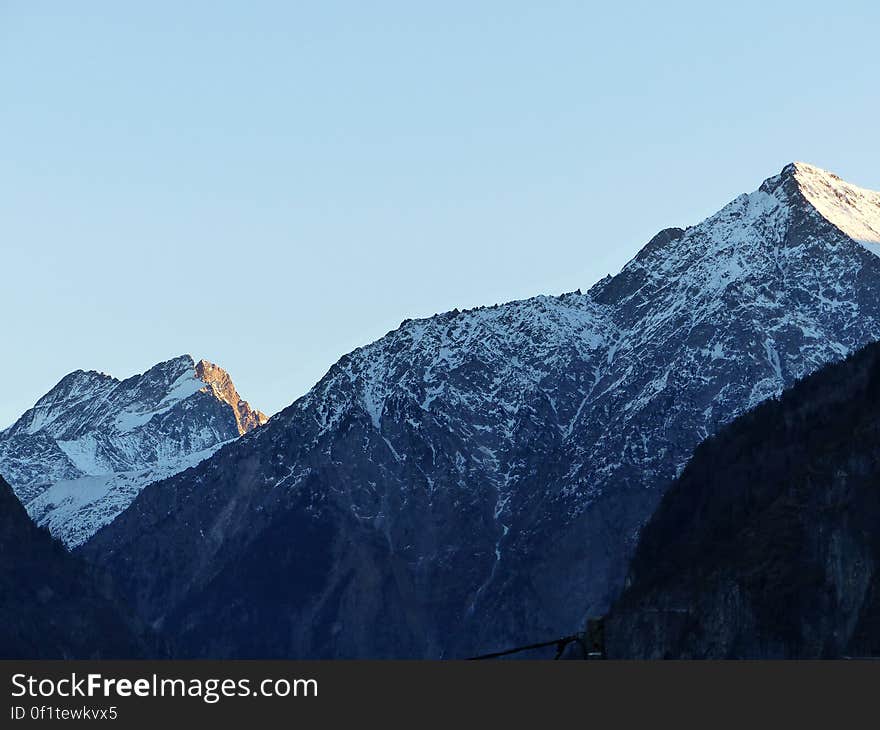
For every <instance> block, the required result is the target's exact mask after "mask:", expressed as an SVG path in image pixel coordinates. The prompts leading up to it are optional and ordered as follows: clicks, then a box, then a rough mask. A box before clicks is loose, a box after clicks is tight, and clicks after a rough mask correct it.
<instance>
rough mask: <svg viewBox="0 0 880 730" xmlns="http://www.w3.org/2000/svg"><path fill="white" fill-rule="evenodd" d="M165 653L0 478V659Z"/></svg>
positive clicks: (96, 657) (143, 655) (86, 567)
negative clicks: (38, 521) (25, 509)
mask: <svg viewBox="0 0 880 730" xmlns="http://www.w3.org/2000/svg"><path fill="white" fill-rule="evenodd" d="M157 654H159V655H161V651H160V649H159V647H158V645H157V644H156V643H155V642H154V641H153V640H152V639H151V638H150V637H149V635H147V634H146V633H144V632H143V631H141V630H139V629H138V628H137V627H136V625H135V623H134V622H133V621H132V620H131V619H130V618H128V617H127V615H126V612H125V611H123V610H122V609H121V608H120V607H119V606H118V605H117V604H115V603H114V602H112V601H111V600H109V599H108V598H107V597H105V596H104V595H103V594H102V593H101V592H100V591H99V590H98V587H97V584H96V583H95V581H94V580H93V579H92V576H91V574H90V572H89V569H88V566H87V565H86V564H85V563H83V562H82V561H81V560H80V559H78V558H76V557H74V556H72V555H70V554H69V553H68V552H67V551H66V550H65V549H64V547H63V546H62V545H61V544H60V543H58V542H56V541H54V540H53V539H52V538H51V537H50V536H49V533H48V532H46V531H45V530H41V529H39V528H38V527H37V526H36V525H34V523H33V522H32V521H31V520H30V518H29V517H28V516H27V513H26V512H25V511H24V508H23V507H22V505H21V503H20V502H19V501H18V499H17V498H16V497H15V495H14V494H13V493H12V489H11V488H10V487H9V485H8V484H7V483H6V482H5V481H4V480H3V478H2V477H0V659H113V658H139V657H145V656H155V655H157Z"/></svg>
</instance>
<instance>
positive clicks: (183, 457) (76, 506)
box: [0, 355, 266, 546]
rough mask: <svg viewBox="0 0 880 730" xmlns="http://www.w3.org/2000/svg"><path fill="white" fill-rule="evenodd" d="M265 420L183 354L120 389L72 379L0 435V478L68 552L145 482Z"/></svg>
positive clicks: (92, 375)
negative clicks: (0, 475) (4, 480)
mask: <svg viewBox="0 0 880 730" xmlns="http://www.w3.org/2000/svg"><path fill="white" fill-rule="evenodd" d="M265 421H266V417H265V416H264V415H263V414H262V413H260V412H259V411H254V410H253V409H251V407H250V406H249V405H248V404H247V402H246V401H244V400H242V399H241V398H240V397H239V395H238V393H237V392H236V390H235V387H234V386H233V385H232V381H231V380H230V379H229V376H228V375H227V374H226V372H225V371H223V370H222V369H221V368H219V367H217V366H216V365H214V364H212V363H209V362H207V361H206V360H202V361H200V362H199V363H195V362H194V361H193V359H192V357H190V356H189V355H184V356H182V357H178V358H175V359H173V360H169V361H167V362H163V363H159V364H158V365H156V366H154V367H152V368H150V369H149V370H148V371H147V372H145V373H144V374H143V375H136V376H134V377H131V378H128V379H126V380H123V381H120V380H117V379H116V378H113V377H111V376H109V375H106V374H104V373H97V372H94V371H90V372H84V371H82V370H78V371H76V372H73V373H70V374H69V375H67V376H65V377H64V378H62V380H61V382H59V383H58V385H56V386H55V387H54V388H53V389H52V390H51V391H49V393H47V394H46V395H45V396H43V397H42V398H40V400H38V401H37V403H36V404H35V405H34V407H33V408H31V409H30V410H29V411H27V412H26V413H25V414H24V415H23V416H22V417H21V418H19V419H18V421H16V422H15V423H14V424H13V425H12V426H11V427H10V428H8V429H6V430H5V431H3V432H0V473H3V474H4V475H5V476H6V478H7V479H8V480H9V481H10V482H11V483H12V486H13V489H14V490H15V493H16V494H17V495H18V497H19V499H21V501H22V502H23V503H24V504H25V506H26V508H27V510H28V513H29V514H30V515H31V517H32V518H33V519H34V520H35V521H36V522H37V523H38V524H40V525H47V526H48V527H49V529H50V531H51V532H52V534H53V535H55V536H56V537H58V538H60V539H62V540H63V541H64V542H65V543H67V544H68V545H69V546H75V545H78V544H80V543H82V542H83V541H84V540H86V539H88V538H89V537H90V536H91V535H92V534H94V532H95V531H96V530H97V529H98V528H99V527H101V526H102V525H104V524H106V523H107V522H109V521H110V520H112V519H113V518H114V517H115V516H116V515H117V514H119V513H120V512H121V511H122V510H123V509H125V508H126V507H127V506H128V505H129V504H130V503H131V501H132V500H133V499H134V497H135V496H136V495H137V493H138V492H139V491H140V490H141V489H142V488H143V487H144V486H145V485H146V484H148V483H149V482H151V481H155V480H156V479H160V478H162V477H166V476H169V475H171V474H175V473H177V472H179V471H181V470H182V469H186V468H188V467H190V466H194V465H195V464H197V463H199V462H200V461H202V460H203V459H205V458H207V457H208V456H210V455H211V454H212V453H214V452H215V451H216V450H217V449H218V448H220V446H222V445H223V444H224V443H228V442H229V441H231V440H234V439H236V438H238V436H240V435H241V434H243V433H246V432H247V431H249V430H251V429H253V428H254V427H256V426H258V425H261V424H262V423H264V422H265Z"/></svg>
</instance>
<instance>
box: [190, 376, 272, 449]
mask: <svg viewBox="0 0 880 730" xmlns="http://www.w3.org/2000/svg"><path fill="white" fill-rule="evenodd" d="M195 373H196V377H197V378H198V379H199V380H201V381H202V382H204V383H205V384H207V386H208V387H209V388H210V389H211V391H212V392H213V393H214V395H215V396H217V397H218V398H219V399H220V400H222V401H223V402H224V403H226V404H228V405H229V406H230V408H232V411H233V413H234V414H235V421H236V423H237V424H238V432H239V434H241V435H244V434H246V433H247V432H248V431H252V430H253V429H255V428H256V427H257V426H262V425H263V424H264V423H265V422H266V421H268V420H269V418H268V416H266V414H265V413H263V412H261V411H257V410H254V409H253V408H251V406H250V404H249V403H248V402H247V401H246V400H244V399H243V398H242V397H241V396H240V395H239V394H238V391H237V390H236V389H235V385H234V384H233V382H232V378H230V377H229V373H227V372H226V371H225V370H224V369H223V368H221V367H220V366H219V365H215V364H214V363H212V362H210V361H209V360H205V359H202V360H199V361H198V362H197V363H196V364H195Z"/></svg>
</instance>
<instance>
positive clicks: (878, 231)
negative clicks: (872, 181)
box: [794, 162, 880, 256]
mask: <svg viewBox="0 0 880 730" xmlns="http://www.w3.org/2000/svg"><path fill="white" fill-rule="evenodd" d="M794 168H795V179H796V180H797V182H798V186H799V187H800V190H801V192H802V193H803V194H804V197H805V198H806V199H807V201H808V202H809V203H810V204H811V205H812V206H813V207H814V208H815V209H816V211H817V212H818V213H819V214H820V215H821V216H822V217H823V218H825V220H827V221H828V222H829V223H831V224H832V225H833V226H835V227H837V228H839V229H840V230H841V231H843V233H845V234H846V235H847V236H848V237H849V238H851V239H853V240H854V241H856V242H857V243H860V244H862V246H864V248H865V249H867V250H868V251H870V252H871V253H873V254H875V255H877V256H880V193H878V192H875V191H873V190H868V189H866V188H860V187H858V186H857V185H852V184H851V183H848V182H846V181H845V180H842V179H841V178H840V177H838V176H837V175H835V174H834V173H832V172H828V171H827V170H823V169H821V168H818V167H815V166H814V165H808V164H807V163H804V162H795V163H794Z"/></svg>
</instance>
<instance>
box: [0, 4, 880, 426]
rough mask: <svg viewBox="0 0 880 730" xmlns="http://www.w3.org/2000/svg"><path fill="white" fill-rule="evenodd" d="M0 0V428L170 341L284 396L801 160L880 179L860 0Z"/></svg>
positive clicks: (146, 362) (874, 9)
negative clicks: (67, 384)
mask: <svg viewBox="0 0 880 730" xmlns="http://www.w3.org/2000/svg"><path fill="white" fill-rule="evenodd" d="M715 5H718V4H708V3H702V2H700V3H697V2H692V3H675V2H669V3H662V4H661V3H644V4H637V3H603V4H601V6H598V7H597V6H594V5H593V4H592V3H586V2H553V1H552V0H548V1H547V2H541V3H535V2H530V3H517V2H511V1H510V0H508V1H506V2H457V1H455V0H447V1H446V2H443V3H430V4H428V3H414V2H383V1H381V0H378V1H377V2H371V3H363V2H334V1H332V0H325V1H324V2H320V3H318V2H313V3H298V2H277V3H276V2H259V1H254V2H249V3H223V2H187V3H176V2H175V3H172V2H167V3H166V2H161V1H153V2H150V3H117V2H106V3H103V2H89V3H69V2H55V3H50V2H39V1H34V0H32V1H28V2H15V1H13V2H9V1H3V0H0V89H2V94H0V139H2V142H0V242H2V243H0V251H2V265H3V271H4V274H5V276H4V277H3V284H2V288H0V305H2V312H3V315H2V316H3V320H2V321H3V325H4V330H5V335H6V337H5V341H6V343H7V344H6V349H5V356H4V357H3V359H2V363H0V377H2V382H3V383H4V388H3V392H2V394H0V424H2V425H7V424H9V423H11V422H12V421H13V420H14V419H15V418H16V417H17V416H18V415H19V414H20V413H21V412H22V411H24V410H25V409H26V408H28V407H29V406H30V405H32V404H33V402H34V401H35V400H36V398H38V397H39V396H40V395H42V394H43V393H44V392H45V391H46V390H48V389H49V388H50V387H51V386H52V385H54V383H55V382H57V381H58V380H59V379H60V377H61V376H63V375H64V374H65V373H67V372H69V371H70V370H74V369H77V368H83V369H96V370H103V371H106V372H110V373H112V374H114V375H117V376H120V377H122V376H128V375H131V374H133V373H136V372H141V371H142V370H144V369H145V368H147V367H149V366H150V365H152V364H153V363H155V362H158V361H160V360H163V359H167V358H169V357H172V356H175V355H178V354H181V353H184V352H190V353H192V354H193V355H194V356H196V357H197V358H199V357H206V358H208V359H211V360H213V361H215V362H217V363H219V364H221V365H222V366H224V367H225V368H227V369H228V370H229V371H230V372H231V374H232V376H233V378H234V380H235V381H236V383H237V385H238V386H239V390H240V392H241V393H242V394H243V395H244V396H245V397H246V398H248V399H249V400H250V401H251V402H252V404H254V405H255V406H256V407H259V408H262V409H263V410H265V411H267V412H270V413H272V412H275V411H277V410H278V409H280V408H282V407H284V406H285V405H287V404H288V403H290V402H291V401H293V400H294V399H295V398H296V397H298V396H299V395H301V394H302V393H304V392H305V391H306V390H307V389H308V388H309V387H310V386H311V385H312V384H313V383H314V382H315V381H316V380H317V379H318V378H320V376H321V375H322V374H323V373H324V372H326V370H327V369H328V368H329V367H330V365H332V363H333V362H335V360H336V359H337V358H338V357H339V356H341V355H342V354H344V353H345V352H347V351H349V350H351V349H352V348H354V347H356V346H359V345H362V344H365V343H367V342H369V341H371V340H373V339H376V338H377V337H380V336H381V335H383V334H384V333H385V332H387V331H388V330H390V329H393V328H394V327H396V326H397V325H398V324H399V322H400V321H401V320H402V319H404V318H408V317H419V316H427V315H431V314H433V313H435V312H439V311H444V310H447V309H452V308H454V307H458V308H465V307H470V306H476V305H480V304H492V303H495V302H502V301H507V300H511V299H518V298H523V297H528V296H531V295H534V294H539V293H560V292H563V291H570V290H573V289H576V288H578V287H581V288H587V287H589V286H590V285H591V284H592V283H593V282H594V281H595V280H597V279H598V278H600V277H601V276H604V275H605V274H607V273H613V272H616V271H617V270H618V269H619V268H620V267H621V266H622V265H623V264H624V263H625V262H626V261H627V260H628V259H629V258H631V257H632V255H633V254H635V253H636V251H637V250H638V249H639V248H640V247H641V246H642V245H644V243H645V242H647V240H648V239H649V238H650V237H651V236H652V235H653V234H654V233H655V232H656V231H657V230H659V229H661V228H664V227H667V226H671V225H687V224H691V223H695V222H697V221H699V220H700V219H701V218H703V217H705V216H706V215H708V214H710V213H712V212H714V211H715V210H716V209H718V208H720V207H721V206H722V205H723V204H724V203H726V202H727V201H728V200H729V199H731V198H733V197H735V196H736V195H737V194H739V193H741V192H746V191H750V190H753V189H754V188H756V187H757V186H758V184H759V183H760V182H761V180H762V179H763V178H765V177H768V176H770V175H772V174H774V173H776V172H778V170H779V169H781V168H782V166H783V165H784V164H785V163H787V162H789V161H791V160H794V159H802V160H806V161H808V162H812V163H814V164H817V165H819V166H822V167H826V168H829V169H832V170H834V171H835V172H837V173H838V174H840V175H841V176H843V177H844V178H846V179H848V180H850V181H851V182H854V183H856V184H860V185H863V186H865V187H871V188H874V189H880V146H878V144H877V142H878V133H877V129H878V120H880V94H878V93H877V79H878V69H880V60H878V56H877V52H876V29H877V27H878V24H880V9H878V6H877V5H876V4H875V3H868V2H862V3H847V2H838V3H835V4H834V6H833V13H831V12H830V11H829V7H830V6H828V5H827V3H822V4H818V3H817V4H812V3H809V2H777V3H773V2H737V3H724V4H720V6H718V7H711V6H715Z"/></svg>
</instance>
